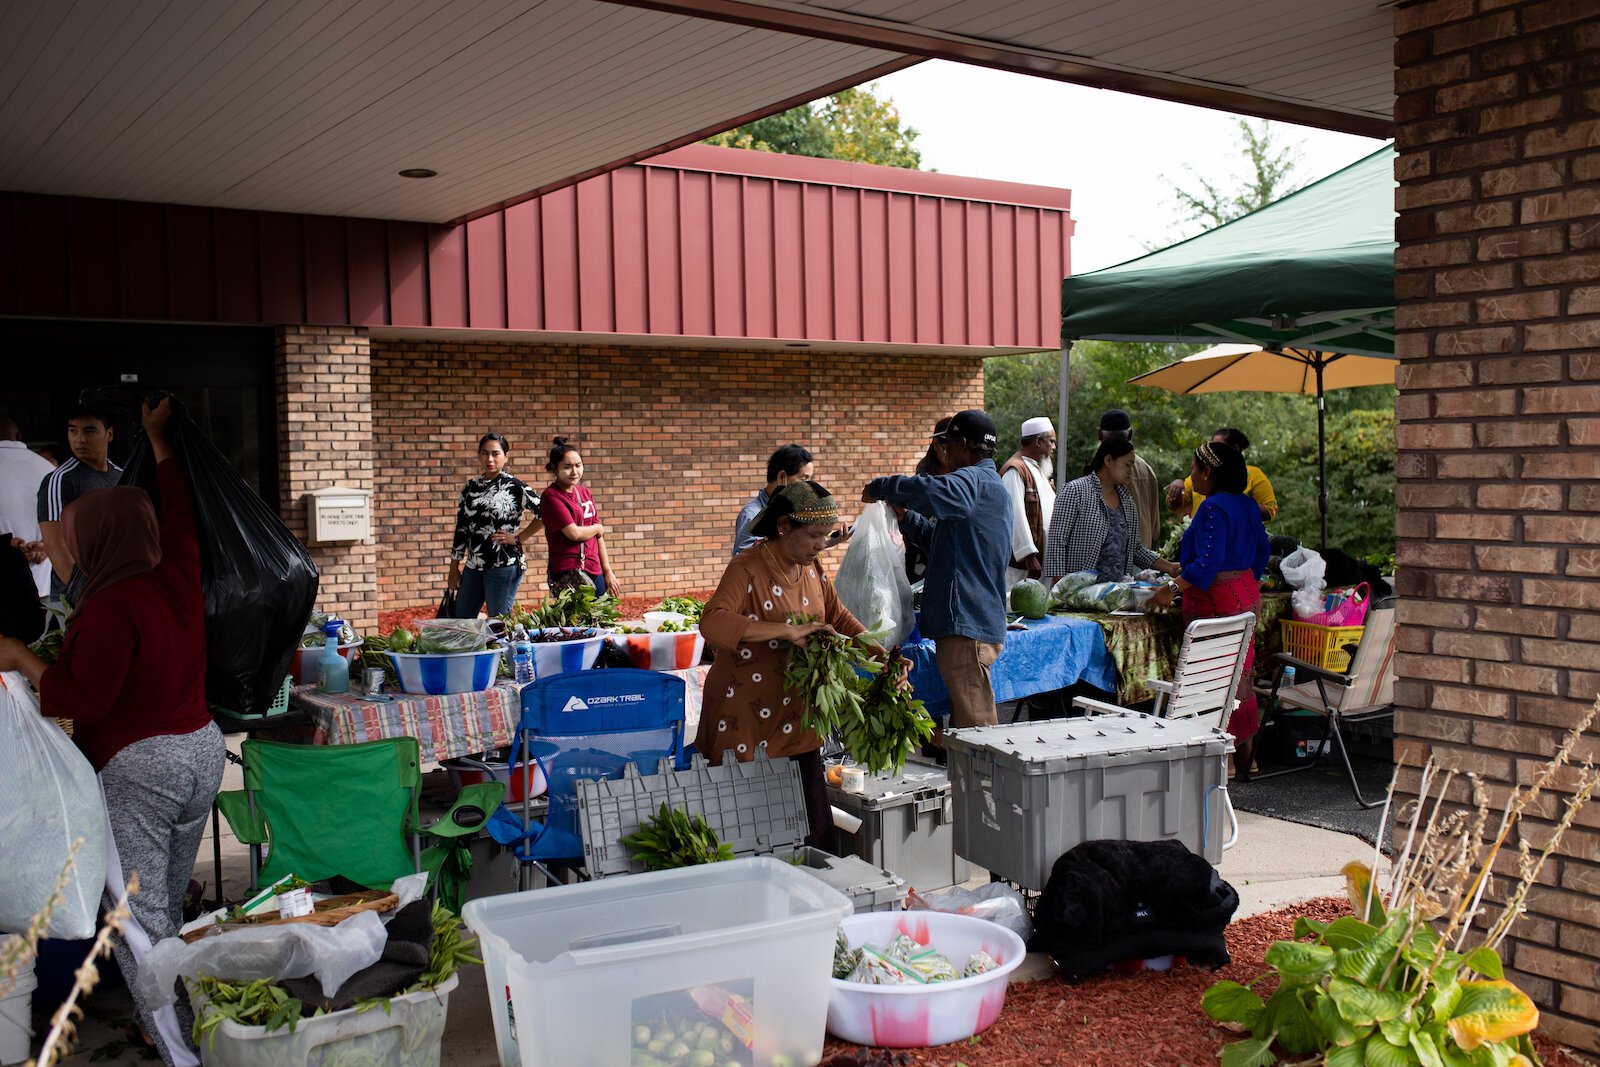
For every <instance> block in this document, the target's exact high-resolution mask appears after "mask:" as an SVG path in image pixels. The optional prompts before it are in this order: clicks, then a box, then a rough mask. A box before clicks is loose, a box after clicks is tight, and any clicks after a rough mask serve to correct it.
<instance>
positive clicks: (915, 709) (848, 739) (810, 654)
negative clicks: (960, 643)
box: [783, 615, 933, 774]
mask: <svg viewBox="0 0 1600 1067" xmlns="http://www.w3.org/2000/svg"><path fill="white" fill-rule="evenodd" d="M816 621H817V619H816V617H815V616H811V615H791V616H789V624H790V625H791V626H804V625H806V624H808V623H813V622H816ZM902 661H903V658H902V656H901V655H900V649H899V647H898V646H896V647H895V648H894V649H892V650H891V651H890V653H889V656H888V663H887V665H883V664H879V663H878V661H877V660H875V659H873V658H872V656H871V654H870V653H869V652H868V650H867V648H866V646H864V645H863V644H862V643H861V642H860V640H859V639H852V638H848V637H842V636H840V635H838V634H821V633H816V634H812V635H811V636H810V637H809V638H807V640H806V643H805V644H804V645H794V646H792V647H791V649H790V651H789V664H788V666H787V667H786V668H785V670H784V673H783V684H784V688H785V689H787V690H788V691H789V692H790V693H791V694H793V695H794V696H796V697H798V698H799V699H800V700H801V702H802V703H803V705H804V707H805V712H804V714H803V716H802V717H801V720H800V721H801V725H803V726H805V727H806V728H807V729H809V730H814V731H815V732H817V733H818V734H821V735H822V736H824V737H830V736H837V737H838V738H839V740H840V741H841V742H842V743H843V745H844V748H845V754H846V755H847V756H849V757H850V759H852V760H854V761H855V762H856V763H859V764H862V765H863V766H865V767H866V769H867V772H868V773H869V774H877V773H878V772H879V771H885V770H892V771H893V772H894V773H896V774H899V773H900V771H901V769H902V768H903V767H904V766H905V762H906V756H907V755H909V754H910V753H911V751H912V750H913V749H915V748H917V747H918V746H919V745H921V744H922V742H923V741H925V740H927V739H928V738H929V737H930V736H932V734H933V719H932V717H930V716H929V715H928V710H927V708H925V707H924V706H923V704H922V701H920V700H917V699H916V698H915V697H913V696H912V695H911V689H910V687H909V686H906V685H903V684H902V683H901V680H900V664H901V662H902Z"/></svg>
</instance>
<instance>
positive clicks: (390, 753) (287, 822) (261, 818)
mask: <svg viewBox="0 0 1600 1067" xmlns="http://www.w3.org/2000/svg"><path fill="white" fill-rule="evenodd" d="M240 755H241V758H242V760H243V763H244V788H243V789H238V790H231V791H229V792H226V793H221V794H219V795H218V796H217V807H218V808H219V809H220V810H221V811H222V815H223V817H224V818H226V819H227V820H228V825H229V827H230V828H232V830H233V832H234V836H236V837H237V838H238V839H239V840H240V841H241V842H243V843H245V844H247V845H249V846H250V889H251V891H252V892H254V891H255V890H256V889H258V888H259V887H260V886H261V885H262V884H263V883H265V884H267V885H271V884H272V883H274V882H276V881H277V880H278V879H280V878H282V877H284V876H285V875H288V874H293V875H295V876H297V877H299V878H303V879H304V880H306V881H308V882H320V881H323V880H325V879H328V878H332V877H335V876H338V877H343V878H347V879H349V880H350V881H352V882H355V883H356V884H358V885H363V886H366V887H368V888H372V889H379V888H387V887H388V886H389V885H390V883H392V882H393V881H394V880H395V879H396V878H401V877H404V876H405V875H408V874H414V873H416V872H417V871H420V870H423V869H424V855H423V851H422V845H421V838H422V836H423V835H428V836H432V837H437V838H439V839H440V840H441V841H444V842H446V844H443V845H441V846H438V847H439V848H441V849H445V850H447V851H448V850H449V848H450V845H449V844H448V842H450V841H453V840H454V839H455V838H458V837H460V836H461V835H462V834H468V833H472V832H474V831H475V830H476V829H477V827H478V826H480V825H482V823H483V822H484V820H485V819H486V818H487V816H488V814H489V813H490V812H492V811H494V810H495V808H497V807H498V806H499V804H500V799H501V797H502V796H503V795H504V792H505V786H504V784H503V783H500V782H488V783H484V784H483V785H476V786H470V787H468V788H467V789H464V790H462V793H461V796H460V797H459V798H457V800H456V802H455V804H454V805H453V806H452V807H451V808H450V810H449V811H448V812H446V813H445V815H444V817H443V818H441V819H440V820H439V821H438V822H436V823H434V824H433V825H432V826H428V827H423V826H422V825H421V820H420V818H419V816H418V811H417V797H418V793H419V792H420V789H421V785H422V774H421V767H420V762H421V755H420V749H419V748H418V745H417V739H416V738H414V737H395V738H387V739H385V740H382V741H367V742H364V743H362V744H358V745H288V744H283V743H280V742H277V741H260V740H257V739H255V738H250V739H248V740H246V741H245V742H244V743H243V744H242V745H241V746H240ZM263 845H265V846H267V850H268V851H267V860H266V863H265V865H263V864H262V862H261V849H262V846H263ZM429 851H430V852H432V851H433V849H430V850H429ZM440 858H441V859H442V858H443V857H440ZM435 866H436V865H435Z"/></svg>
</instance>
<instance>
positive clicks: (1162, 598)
mask: <svg viewBox="0 0 1600 1067" xmlns="http://www.w3.org/2000/svg"><path fill="white" fill-rule="evenodd" d="M1249 477H1250V476H1249V472H1248V471H1246V470H1245V462H1244V457H1243V456H1241V455H1239V453H1238V451H1237V450H1235V449H1234V448H1232V447H1231V446H1229V445H1226V444H1223V443H1222V442H1220V441H1211V442H1209V443H1207V444H1203V445H1201V446H1200V447H1199V448H1197V449H1195V450H1194V460H1193V465H1192V469H1191V470H1190V473H1189V478H1190V481H1191V482H1192V483H1193V485H1194V491H1195V492H1196V493H1200V494H1204V495H1205V500H1204V501H1203V502H1202V503H1201V504H1200V507H1199V509H1198V510H1197V511H1196V512H1195V513H1194V518H1193V519H1192V520H1191V521H1190V523H1189V525H1188V527H1187V528H1186V529H1185V530H1184V531H1183V540H1182V541H1180V542H1179V543H1178V566H1179V567H1180V570H1179V573H1178V579H1177V582H1176V583H1175V584H1173V585H1169V586H1166V587H1164V588H1163V589H1161V590H1160V591H1159V592H1157V593H1156V595H1155V596H1154V597H1153V598H1151V601H1150V606H1151V607H1152V608H1157V609H1159V608H1165V607H1167V606H1168V605H1170V604H1171V603H1172V600H1173V598H1174V597H1175V596H1176V595H1177V594H1178V593H1179V592H1181V593H1183V622H1184V625H1185V626H1187V625H1188V624H1189V623H1191V622H1193V621H1194V620H1196V619H1224V618H1227V617H1228V616H1230V615H1240V614H1243V613H1244V612H1247V611H1250V612H1255V613H1256V615H1257V616H1258V617H1259V616H1260V613H1261V574H1262V572H1263V571H1265V570H1266V568H1267V557H1268V556H1270V555H1271V554H1272V550H1271V548H1270V547H1269V546H1268V544H1267V530H1266V527H1265V526H1263V525H1262V524H1261V508H1260V506H1259V505H1258V504H1257V503H1256V501H1254V500H1252V499H1251V498H1250V497H1248V496H1246V495H1245V485H1246V484H1247V483H1248V481H1249ZM1255 659H1256V642H1255V637H1254V635H1252V636H1251V638H1250V646H1249V648H1248V649H1247V650H1246V652H1245V659H1244V673H1243V674H1242V675H1240V678H1239V690H1238V698H1239V707H1238V710H1236V711H1235V712H1234V713H1233V718H1231V719H1229V720H1228V732H1229V733H1231V734H1232V735H1233V736H1234V740H1235V746H1234V757H1233V758H1234V766H1235V767H1236V768H1238V769H1239V770H1240V771H1241V772H1242V773H1248V771H1249V767H1250V758H1251V755H1252V750H1253V749H1254V747H1255V736H1256V729H1257V727H1258V726H1260V722H1261V720H1260V716H1259V715H1258V713H1257V710H1256V694H1255V685H1254V679H1253V670H1252V668H1253V667H1254V665H1255Z"/></svg>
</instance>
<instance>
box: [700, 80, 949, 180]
mask: <svg viewBox="0 0 1600 1067" xmlns="http://www.w3.org/2000/svg"><path fill="white" fill-rule="evenodd" d="M873 88H874V86H870V85H869V86H858V87H856V88H854V89H846V90H844V91H843V92H841V93H835V94H834V95H833V96H830V97H828V98H827V99H826V100H821V101H816V102H813V103H809V104H801V105H800V106H799V107H794V108H790V109H789V110H788V111H783V112H780V113H778V114H776V115H769V116H768V117H766V118H764V119H757V120H756V121H754V122H749V123H746V124H745V125H743V126H736V127H735V128H733V129H731V130H725V131H723V132H722V133H719V134H716V135H715V136H712V137H708V138H706V141H705V143H706V144H714V145H722V146H723V147H726V148H746V149H751V150H753V151H757V152H780V153H783V154H784V155H791V156H817V157H820V158H823V159H847V160H850V161H852V162H855V163H875V164H877V165H879V166H884V167H906V168H909V169H911V170H916V169H917V168H919V167H921V166H922V154H921V153H920V152H918V151H917V149H916V144H915V142H916V139H917V131H916V130H915V129H913V128H911V127H910V126H906V125H903V124H902V123H901V121H900V111H899V109H898V108H896V107H895V105H894V101H893V100H891V99H889V98H887V97H880V96H878V95H877V94H876V93H875V92H873Z"/></svg>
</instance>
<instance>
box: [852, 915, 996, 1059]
mask: <svg viewBox="0 0 1600 1067" xmlns="http://www.w3.org/2000/svg"><path fill="white" fill-rule="evenodd" d="M840 925H841V926H843V927H844V935H845V937H846V938H848V939H849V941H850V944H851V946H852V947H854V948H860V947H861V946H862V945H884V944H887V943H888V942H890V941H892V940H894V938H895V935H897V934H910V935H911V936H912V937H914V938H915V939H916V940H917V941H918V942H919V943H920V944H923V945H926V946H928V947H930V948H934V949H938V950H939V951H940V952H943V953H944V954H945V955H946V956H949V957H950V962H951V963H953V964H955V966H956V969H957V970H958V971H959V970H960V969H961V968H963V967H965V966H966V964H967V959H968V957H970V956H972V955H973V954H974V953H976V952H978V951H979V950H982V951H984V952H987V953H988V954H989V955H990V956H993V957H994V961H995V963H996V964H997V966H996V967H995V969H994V970H992V971H990V972H988V973H987V974H980V975H977V976H976V977H973V978H958V979H955V980H954V981H950V982H935V983H933V984H931V985H863V984H861V983H858V982H846V981H844V980H842V979H839V978H833V979H830V980H829V982H830V988H829V992H828V1032H829V1033H831V1034H833V1035H834V1036H835V1037H838V1038H842V1039H843V1040H845V1041H853V1042H855V1043H856V1044H858V1045H867V1046H870V1047H875V1048H929V1047H932V1046H935V1045H948V1044H950V1043H952V1042H955V1041H965V1040H966V1039H967V1038H969V1037H971V1036H972V1035H973V1034H981V1033H982V1032H983V1031H985V1030H987V1029H988V1028H989V1027H990V1026H992V1025H994V1021H995V1020H996V1019H998V1018H1000V1010H1001V1009H1002V1008H1003V1007H1005V1003H1006V977H1007V975H1009V974H1010V973H1011V972H1012V971H1014V970H1016V968H1017V965H1018V964H1020V963H1021V962H1022V959H1023V957H1024V956H1025V955H1027V947H1026V946H1025V945H1023V943H1022V938H1020V937H1018V936H1017V935H1016V934H1015V933H1013V932H1012V931H1010V930H1007V929H1006V928H1005V927H1003V926H1000V925H999V924H997V923H992V922H990V921H989V920H987V919H978V918H974V917H973V916H971V915H951V914H947V913H945V912H942V911H878V912H863V913H862V914H860V915H846V916H845V917H844V920H843V921H842V922H841V924H840Z"/></svg>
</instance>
